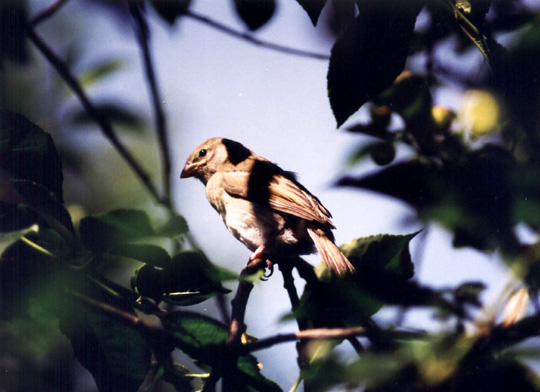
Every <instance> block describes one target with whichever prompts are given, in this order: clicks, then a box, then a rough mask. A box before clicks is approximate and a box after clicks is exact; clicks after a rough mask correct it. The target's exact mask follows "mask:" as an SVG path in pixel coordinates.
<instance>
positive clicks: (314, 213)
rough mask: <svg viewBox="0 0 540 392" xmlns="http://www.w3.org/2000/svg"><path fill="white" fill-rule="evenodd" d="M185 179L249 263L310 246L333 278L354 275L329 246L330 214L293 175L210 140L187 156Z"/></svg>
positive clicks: (240, 149)
mask: <svg viewBox="0 0 540 392" xmlns="http://www.w3.org/2000/svg"><path fill="white" fill-rule="evenodd" d="M186 177H196V178H198V179H199V180H201V181H202V182H203V184H205V185H206V196H207V198H208V201H209V202H210V204H212V206H213V207H214V208H215V209H216V211H217V212H218V213H219V214H220V215H221V217H222V218H223V222H224V223H225V225H226V226H227V228H228V229H229V230H230V231H231V233H232V234H233V235H234V236H235V237H236V238H237V239H238V240H240V241H242V242H243V243H244V244H245V245H246V246H247V247H248V248H249V249H250V250H251V251H252V252H254V253H253V254H252V255H251V257H250V259H251V260H254V259H256V258H267V259H270V260H272V258H273V257H275V258H276V259H277V260H279V259H280V258H286V257H287V256H290V255H301V254H309V253H313V251H314V250H315V249H314V245H315V247H316V248H317V250H318V251H319V253H320V255H321V257H322V259H323V261H324V262H325V263H326V265H327V266H328V267H329V268H330V269H331V270H332V271H334V272H335V273H336V274H337V275H340V276H343V275H346V274H349V273H354V267H353V266H352V264H351V263H350V262H349V260H347V258H346V257H345V256H344V255H343V253H341V251H340V250H339V248H338V247H337V246H336V245H335V244H334V236H333V234H332V229H334V228H335V227H334V224H333V223H332V221H331V219H330V218H331V215H330V212H329V211H328V210H327V209H326V208H325V207H324V206H323V205H322V204H321V202H320V201H319V199H317V198H316V197H315V196H313V195H312V194H311V193H310V192H309V191H308V190H307V189H306V188H305V187H304V186H302V185H301V184H300V183H299V182H298V181H297V180H296V177H295V176H294V174H293V173H291V172H287V171H284V170H283V169H281V168H280V167H279V166H277V165H276V164H274V163H272V162H270V161H268V160H266V159H264V158H263V157H261V156H259V155H257V154H255V153H253V152H252V151H250V150H248V149H247V148H246V147H244V146H243V145H242V144H240V143H238V142H235V141H232V140H228V139H223V138H213V139H209V140H207V141H205V142H204V143H202V144H201V145H200V146H199V147H197V148H196V149H195V150H194V151H193V153H192V154H191V155H190V156H189V158H188V159H187V161H186V164H185V166H184V170H182V174H181V178H186Z"/></svg>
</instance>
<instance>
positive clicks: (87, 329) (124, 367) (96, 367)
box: [60, 297, 151, 392]
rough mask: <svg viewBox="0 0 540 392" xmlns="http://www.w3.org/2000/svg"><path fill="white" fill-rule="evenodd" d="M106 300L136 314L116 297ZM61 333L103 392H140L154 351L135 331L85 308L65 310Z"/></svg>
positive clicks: (69, 306) (71, 306)
mask: <svg viewBox="0 0 540 392" xmlns="http://www.w3.org/2000/svg"><path fill="white" fill-rule="evenodd" d="M103 300H104V301H105V302H106V303H107V304H109V305H111V306H116V307H117V308H119V309H121V310H123V311H125V312H129V313H133V311H132V310H130V309H126V308H125V307H124V306H123V304H122V303H119V301H118V300H115V299H113V298H112V297H107V298H106V299H105V298H103ZM60 329H61V330H62V333H64V334H65V335H66V336H67V337H68V338H69V340H70V341H71V345H72V347H73V352H74V353H75V356H76V357H77V359H78V360H79V362H80V363H81V364H82V365H83V366H84V367H85V368H87V369H88V370H89V371H90V373H91V374H92V376H93V377H94V380H95V381H96V385H97V387H98V389H99V391H100V392H118V391H137V390H138V388H139V386H140V385H141V384H142V382H143V381H144V379H145V377H146V374H147V373H148V370H149V369H150V354H151V353H150V347H149V345H148V342H147V341H146V340H145V339H143V336H142V335H141V334H140V333H139V332H138V331H137V330H136V329H134V328H133V327H131V326H128V325H126V324H123V323H121V322H119V321H117V320H116V319H114V318H113V317H106V316H104V315H102V314H100V313H97V312H95V311H92V310H89V309H87V308H85V307H81V306H80V304H79V303H77V304H75V303H73V304H71V305H68V306H65V307H64V309H63V310H62V314H61V317H60Z"/></svg>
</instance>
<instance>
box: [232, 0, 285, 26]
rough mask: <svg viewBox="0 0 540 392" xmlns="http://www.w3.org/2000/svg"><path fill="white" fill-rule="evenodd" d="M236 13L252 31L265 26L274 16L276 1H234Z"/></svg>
mask: <svg viewBox="0 0 540 392" xmlns="http://www.w3.org/2000/svg"><path fill="white" fill-rule="evenodd" d="M234 6H235V8H236V13H237V14H238V16H239V17H240V18H241V19H242V21H243V22H244V23H245V24H246V25H247V27H248V28H249V29H250V30H252V31H253V30H257V29H258V28H260V27H262V26H264V25H265V24H266V23H267V22H268V21H269V20H270V19H271V18H272V16H273V15H274V12H275V10H276V1H275V0H234Z"/></svg>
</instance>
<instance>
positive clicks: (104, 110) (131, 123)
mask: <svg viewBox="0 0 540 392" xmlns="http://www.w3.org/2000/svg"><path fill="white" fill-rule="evenodd" d="M96 109H97V111H98V114H99V115H100V116H101V117H105V118H107V119H108V120H109V121H110V122H112V123H113V124H116V125H118V126H121V127H123V128H125V129H128V130H132V131H135V132H137V133H142V132H143V131H144V128H145V126H146V122H145V120H144V118H142V117H141V116H139V115H138V114H137V113H135V112H134V111H132V110H131V109H128V108H125V107H122V106H120V105H118V104H116V103H102V104H98V105H96ZM70 120H71V121H72V122H73V123H74V124H76V125H89V124H91V125H93V124H94V123H95V120H94V118H93V117H92V116H90V115H89V114H88V112H87V111H86V110H82V109H81V110H79V111H77V112H75V113H73V114H72V115H71V119H70Z"/></svg>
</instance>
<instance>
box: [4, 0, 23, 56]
mask: <svg viewBox="0 0 540 392" xmlns="http://www.w3.org/2000/svg"><path fill="white" fill-rule="evenodd" d="M27 24H28V21H27V16H26V1H24V0H3V1H1V2H0V63H2V62H3V60H4V59H7V60H11V61H16V62H18V63H26V62H27V61H28V51H27V48H26V34H27V33H26V29H27Z"/></svg>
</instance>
